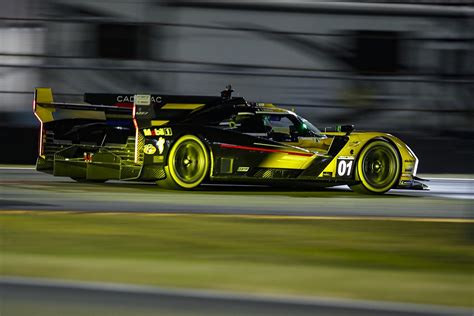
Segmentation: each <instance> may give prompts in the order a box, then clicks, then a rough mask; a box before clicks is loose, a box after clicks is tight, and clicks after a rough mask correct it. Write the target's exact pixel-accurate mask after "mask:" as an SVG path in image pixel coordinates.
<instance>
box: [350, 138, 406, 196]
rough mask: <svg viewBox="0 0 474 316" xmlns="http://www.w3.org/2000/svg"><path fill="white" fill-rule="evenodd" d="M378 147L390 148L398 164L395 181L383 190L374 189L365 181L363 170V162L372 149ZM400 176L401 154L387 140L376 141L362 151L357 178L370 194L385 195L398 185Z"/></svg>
mask: <svg viewBox="0 0 474 316" xmlns="http://www.w3.org/2000/svg"><path fill="white" fill-rule="evenodd" d="M377 146H384V147H386V148H389V150H391V151H392V152H393V154H394V157H395V162H396V170H395V176H394V178H393V180H392V181H391V182H390V183H389V184H387V185H386V186H385V187H383V188H376V187H373V186H372V185H370V184H369V183H368V181H367V180H366V179H365V176H364V172H363V168H362V166H363V161H364V158H365V155H366V153H367V152H368V151H369V150H370V149H372V148H374V147H377ZM400 174H401V159H400V154H399V153H398V151H397V150H396V148H395V147H394V146H393V145H392V144H390V143H389V142H387V141H385V140H382V139H378V140H374V141H372V142H370V143H368V144H367V145H366V146H365V147H364V148H363V149H362V151H361V153H360V155H359V158H358V160H357V178H358V180H359V181H360V183H361V184H362V185H363V186H364V188H365V189H366V190H368V191H369V192H371V193H384V192H387V191H388V190H390V189H391V188H393V187H394V186H395V185H396V184H397V183H398V180H399V179H400Z"/></svg>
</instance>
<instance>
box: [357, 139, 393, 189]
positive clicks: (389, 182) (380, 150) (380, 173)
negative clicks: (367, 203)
mask: <svg viewBox="0 0 474 316" xmlns="http://www.w3.org/2000/svg"><path fill="white" fill-rule="evenodd" d="M400 173H401V160H400V155H399V153H398V151H397V149H396V148H395V147H394V146H393V145H392V144H390V143H389V142H387V141H384V140H375V141H373V142H370V143H368V144H367V145H366V146H365V147H364V148H363V149H362V151H361V152H360V154H359V157H358V160H357V168H356V179H358V180H359V181H360V183H358V184H355V185H352V186H351V187H350V188H351V189H352V191H354V192H358V193H365V194H382V193H385V192H387V191H388V190H390V189H391V188H393V187H394V186H396V185H397V183H398V180H399V179H400Z"/></svg>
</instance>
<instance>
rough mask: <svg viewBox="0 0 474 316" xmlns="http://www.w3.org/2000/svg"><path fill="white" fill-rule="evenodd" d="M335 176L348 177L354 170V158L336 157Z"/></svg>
mask: <svg viewBox="0 0 474 316" xmlns="http://www.w3.org/2000/svg"><path fill="white" fill-rule="evenodd" d="M336 171H337V176H338V177H339V178H349V177H351V176H352V173H353V171H354V158H352V157H340V158H339V159H337V170H336Z"/></svg>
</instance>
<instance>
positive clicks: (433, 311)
mask: <svg viewBox="0 0 474 316" xmlns="http://www.w3.org/2000/svg"><path fill="white" fill-rule="evenodd" d="M0 298H1V299H2V301H3V304H1V305H0V314H1V315H2V316H13V315H14V316H23V315H25V316H26V315H28V316H29V315H35V316H43V315H44V316H56V315H57V316H63V315H68V316H85V315H87V316H94V315H100V316H102V315H114V316H129V315H130V316H131V315H133V316H136V315H140V316H147V315H157V316H160V315H173V316H191V315H192V316H196V315H198V316H201V315H202V316H231V315H232V316H237V315H245V316H253V315H259V316H270V315H271V316H283V315H285V316H288V315H291V316H303V315H304V316H310V315H328V316H342V315H350V316H402V315H403V316H407V315H414V316H428V315H431V316H441V315H446V316H448V315H453V316H454V315H459V316H464V315H465V316H468V315H472V311H471V310H468V309H458V308H445V307H438V306H430V305H414V304H399V303H380V302H370V301H351V300H337V299H312V298H299V297H275V296H274V297H272V296H252V295H241V294H237V295H236V294H229V293H223V292H211V291H196V290H170V289H161V288H156V287H145V286H129V285H120V284H103V283H86V282H79V283H69V282H64V281H49V280H35V279H21V278H20V279H19V278H0ZM111 311H113V313H111Z"/></svg>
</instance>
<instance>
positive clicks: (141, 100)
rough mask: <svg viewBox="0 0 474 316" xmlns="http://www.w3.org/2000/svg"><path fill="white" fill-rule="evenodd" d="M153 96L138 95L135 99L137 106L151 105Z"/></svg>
mask: <svg viewBox="0 0 474 316" xmlns="http://www.w3.org/2000/svg"><path fill="white" fill-rule="evenodd" d="M150 102H151V95H149V94H137V95H136V96H135V98H134V103H135V105H150Z"/></svg>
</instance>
